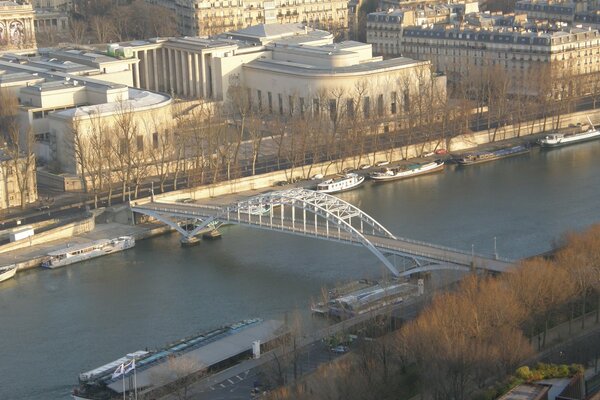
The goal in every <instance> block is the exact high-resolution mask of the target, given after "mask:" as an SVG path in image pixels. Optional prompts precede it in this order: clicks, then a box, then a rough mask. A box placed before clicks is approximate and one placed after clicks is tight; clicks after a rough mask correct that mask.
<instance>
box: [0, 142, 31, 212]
mask: <svg viewBox="0 0 600 400" xmlns="http://www.w3.org/2000/svg"><path fill="white" fill-rule="evenodd" d="M19 180H22V181H21V183H20V182H19ZM21 187H22V188H23V189H25V190H23V191H21ZM22 192H23V193H22ZM21 196H24V197H25V204H30V203H35V202H36V201H37V184H36V179H35V157H34V156H33V155H30V156H29V159H28V158H27V156H25V155H21V156H19V157H15V156H14V155H11V154H9V152H7V151H6V149H2V148H0V210H3V209H6V208H9V207H19V206H20V205H21Z"/></svg>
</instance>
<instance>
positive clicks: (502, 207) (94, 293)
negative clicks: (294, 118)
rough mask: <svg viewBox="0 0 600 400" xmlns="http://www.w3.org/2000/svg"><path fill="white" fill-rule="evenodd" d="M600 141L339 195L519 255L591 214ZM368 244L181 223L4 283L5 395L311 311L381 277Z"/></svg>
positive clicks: (481, 247) (35, 390)
mask: <svg viewBox="0 0 600 400" xmlns="http://www.w3.org/2000/svg"><path fill="white" fill-rule="evenodd" d="M599 154H600V141H596V142H590V143H586V144H580V145H574V146H571V147H565V148H562V149H555V150H551V151H538V150H537V149H535V150H534V151H533V152H532V154H530V155H526V156H519V157H514V158H508V159H504V160H499V161H496V162H492V163H488V164H481V165H476V166H470V167H466V168H456V167H454V166H451V167H449V168H448V169H447V170H446V171H445V172H444V173H440V174H435V175H430V176H423V177H419V178H415V179H412V180H406V181H398V182H390V183H383V184H377V185H376V184H371V183H369V184H367V185H364V187H363V188H360V189H358V190H355V191H352V192H347V193H344V194H342V195H340V196H341V197H343V198H344V199H345V200H347V201H349V202H351V203H353V204H355V205H357V206H359V207H360V208H362V209H363V210H364V211H366V212H367V213H369V214H370V215H371V216H373V217H374V218H375V219H377V220H378V221H379V222H381V223H382V224H383V225H384V226H386V227H387V228H388V229H389V230H390V231H392V232H393V233H394V234H397V235H398V236H404V237H407V238H411V239H417V240H423V241H428V242H431V243H436V244H440V245H445V246H450V247H455V248H459V249H464V250H468V251H470V250H471V247H473V248H474V250H475V252H478V253H487V254H492V253H493V251H494V237H496V241H497V249H498V253H499V255H500V256H503V257H508V258H522V257H526V256H531V255H535V254H539V253H542V252H545V251H548V250H550V249H551V245H552V242H553V241H554V240H556V239H557V238H559V237H560V235H561V234H562V233H563V232H565V231H566V230H569V229H581V228H584V227H586V226H588V225H589V224H591V223H594V222H598V221H600V202H599V199H600V162H599V157H598V155H599ZM382 270H383V268H382V266H381V264H380V263H379V262H378V260H377V259H376V258H375V257H374V256H373V255H372V254H371V253H369V252H368V251H367V250H366V249H362V248H357V247H352V246H345V245H342V244H336V243H329V242H324V241H319V240H316V239H310V238H302V237H297V236H290V235H285V234H280V233H272V232H266V231H260V230H251V229H249V228H242V227H235V226H231V227H226V228H224V229H223V239H222V240H219V241H214V242H203V243H202V244H200V245H199V246H196V247H192V248H182V247H180V246H179V238H178V236H177V235H175V234H172V235H166V236H161V237H156V238H153V239H149V240H144V241H139V242H138V243H137V245H136V247H135V248H134V249H131V250H128V251H126V252H123V253H119V254H115V255H110V256H107V257H104V258H100V259H96V260H90V261H86V262H83V263H80V264H76V265H72V266H69V267H66V268H62V269H57V270H41V269H40V270H33V271H28V272H25V273H22V274H19V275H18V276H17V277H16V279H13V280H10V281H7V282H4V283H2V284H0V354H1V358H0V399H10V400H21V399H23V400H25V399H27V400H34V399H66V398H68V394H69V393H70V390H71V389H72V387H73V386H74V385H76V383H77V376H78V374H79V373H80V372H83V371H87V370H90V369H92V368H95V367H98V366H100V365H102V364H104V363H106V362H109V361H112V360H114V359H116V358H119V357H121V356H123V355H124V354H126V353H128V352H133V351H136V350H142V349H144V348H146V347H148V348H155V347H160V346H163V345H165V344H166V343H168V342H170V341H173V340H176V339H179V338H182V337H184V336H188V335H191V334H194V333H197V332H201V331H204V330H208V329H212V328H215V327H217V326H220V325H222V324H226V323H229V322H235V321H238V320H241V319H244V318H250V317H262V318H273V317H274V318H283V315H284V314H285V313H286V312H291V311H293V310H296V309H297V310H301V311H302V312H306V310H307V308H308V305H309V303H310V299H311V298H318V297H319V293H320V291H321V288H322V287H323V286H332V285H335V284H338V283H340V282H342V281H346V280H352V279H357V278H362V277H365V276H377V275H379V274H380V273H381V272H382Z"/></svg>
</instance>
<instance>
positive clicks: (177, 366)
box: [152, 355, 206, 400]
mask: <svg viewBox="0 0 600 400" xmlns="http://www.w3.org/2000/svg"><path fill="white" fill-rule="evenodd" d="M205 374H206V367H205V366H204V365H202V363H200V361H198V360H197V359H195V358H193V357H191V356H186V355H181V356H175V355H173V356H171V357H169V358H168V359H167V361H166V362H165V363H163V364H162V365H161V366H160V367H159V368H157V370H156V371H155V372H153V374H152V378H153V380H154V381H156V382H157V386H159V385H160V386H163V387H164V388H165V391H166V392H168V393H175V395H176V396H177V398H178V399H179V400H187V399H189V398H190V396H189V390H190V387H191V385H192V384H193V383H194V382H196V381H197V380H198V379H200V378H201V377H202V376H204V375H205Z"/></svg>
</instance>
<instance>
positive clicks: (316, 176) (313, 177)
mask: <svg viewBox="0 0 600 400" xmlns="http://www.w3.org/2000/svg"><path fill="white" fill-rule="evenodd" d="M310 179H312V180H313V181H314V180H317V179H323V174H314V175H313V176H312V178H310Z"/></svg>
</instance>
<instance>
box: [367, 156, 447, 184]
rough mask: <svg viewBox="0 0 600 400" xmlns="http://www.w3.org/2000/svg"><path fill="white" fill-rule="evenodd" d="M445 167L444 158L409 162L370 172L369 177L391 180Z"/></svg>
mask: <svg viewBox="0 0 600 400" xmlns="http://www.w3.org/2000/svg"><path fill="white" fill-rule="evenodd" d="M443 169H444V161H443V160H435V161H432V162H428V163H417V164H409V165H404V166H401V167H396V168H387V169H386V170H385V171H378V172H373V173H372V174H369V178H371V179H373V180H374V181H379V182H382V181H391V180H397V179H406V178H412V177H414V176H418V175H424V174H430V173H433V172H437V171H441V170H443Z"/></svg>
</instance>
